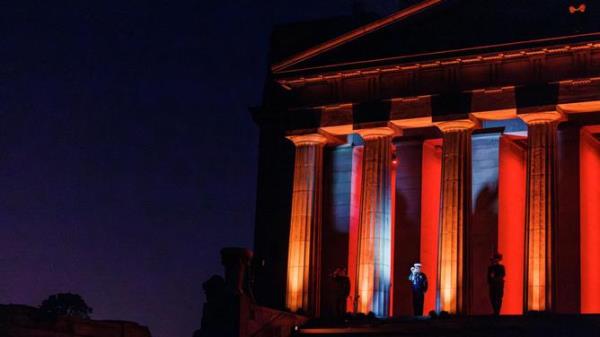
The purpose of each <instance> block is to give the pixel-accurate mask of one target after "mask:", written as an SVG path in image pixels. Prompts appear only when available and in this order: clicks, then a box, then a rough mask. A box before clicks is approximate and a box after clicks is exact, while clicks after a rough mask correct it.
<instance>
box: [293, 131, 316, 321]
mask: <svg viewBox="0 0 600 337" xmlns="http://www.w3.org/2000/svg"><path fill="white" fill-rule="evenodd" d="M288 138H289V139H290V140H292V141H293V142H294V144H295V146H296V157H295V162H294V185H293V190H292V214H291V218H290V238H289V248H288V271H287V292H286V306H287V307H288V308H289V309H290V310H291V311H293V312H296V311H298V310H300V309H301V310H302V311H304V312H306V313H311V314H314V315H318V314H319V281H320V280H319V270H320V250H321V242H320V241H321V219H320V217H321V214H320V208H321V205H320V204H321V175H322V171H323V148H324V145H325V142H326V138H325V137H323V136H321V135H318V134H312V135H302V136H292V137H288Z"/></svg>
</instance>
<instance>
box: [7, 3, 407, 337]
mask: <svg viewBox="0 0 600 337" xmlns="http://www.w3.org/2000/svg"><path fill="white" fill-rule="evenodd" d="M109 2H111V3H110V4H109ZM58 3H59V2H54V1H42V0H40V1H35V2H34V1H15V2H11V4H10V5H7V4H2V5H0V31H1V32H2V34H1V35H0V51H1V52H0V303H23V304H31V305H38V304H39V303H40V302H41V301H42V300H43V299H44V298H45V297H47V296H48V295H49V294H52V293H57V292H75V293H79V294H81V295H82V296H83V297H84V298H85V299H86V301H87V302H88V304H89V305H90V306H92V307H93V308H94V314H93V317H94V318H96V319H123V320H132V321H136V322H139V323H141V324H144V325H148V326H149V327H150V329H151V331H152V333H153V335H154V336H156V337H188V336H191V335H192V332H193V331H194V330H195V329H197V328H198V327H199V326H200V317H201V308H202V303H203V300H204V299H203V294H202V289H201V284H202V282H203V281H205V280H206V279H207V278H208V277H209V276H210V275H211V274H214V273H221V272H222V268H221V266H220V263H219V257H218V253H219V249H220V247H222V246H231V245H235V246H247V247H251V246H252V240H253V225H254V203H255V185H256V162H257V150H256V147H257V129H256V127H255V125H254V124H253V122H252V120H251V118H250V114H249V112H248V109H247V108H248V107H249V106H255V105H258V104H259V102H260V99H261V94H262V86H263V81H264V75H265V73H266V59H267V49H268V45H267V42H268V37H269V33H270V30H271V27H272V25H273V24H276V23H283V22H289V21H298V20H306V19H313V18H320V17H326V16H331V15H338V14H348V13H350V11H351V7H352V6H351V4H352V1H351V0H335V1H334V0H328V1H322V0H312V1H276V0H260V1H256V0H246V1H224V0H209V1H194V2H189V3H186V2H181V1H162V2H158V1H155V2H152V3H153V4H154V5H152V6H151V7H148V3H150V2H147V1H139V2H137V3H135V2H129V1H95V2H93V1H71V3H70V4H67V3H65V2H60V5H58ZM373 3H376V5H378V6H379V5H382V6H389V5H390V4H392V5H394V4H395V1H383V0H382V1H373Z"/></svg>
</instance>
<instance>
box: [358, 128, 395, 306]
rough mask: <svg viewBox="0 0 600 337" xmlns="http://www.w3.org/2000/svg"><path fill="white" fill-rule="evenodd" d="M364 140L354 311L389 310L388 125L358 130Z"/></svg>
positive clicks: (390, 149) (389, 141) (389, 145)
mask: <svg viewBox="0 0 600 337" xmlns="http://www.w3.org/2000/svg"><path fill="white" fill-rule="evenodd" d="M358 134H360V135H361V137H362V138H363V140H364V150H363V151H364V152H363V161H362V189H361V190H362V193H361V203H360V221H359V228H358V233H359V234H358V263H357V266H358V267H357V277H356V282H357V287H356V289H357V293H358V294H356V295H357V296H358V308H357V309H358V311H359V312H363V313H368V312H371V311H372V312H373V313H375V315H377V316H378V317H385V316H388V314H389V305H390V282H391V280H390V278H391V263H392V260H391V249H392V247H391V237H392V223H391V206H392V205H391V171H390V169H391V165H392V163H391V159H392V158H391V157H392V148H391V136H392V134H393V131H392V130H391V129H389V128H374V129H365V130H361V131H359V132H358Z"/></svg>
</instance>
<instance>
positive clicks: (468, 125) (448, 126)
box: [434, 119, 479, 133]
mask: <svg viewBox="0 0 600 337" xmlns="http://www.w3.org/2000/svg"><path fill="white" fill-rule="evenodd" d="M434 125H435V126H436V127H437V128H438V129H440V131H442V132H443V133H446V132H453V131H461V130H472V129H475V128H476V127H478V126H479V123H478V122H477V121H473V120H471V119H457V120H452V121H444V122H436V123H434Z"/></svg>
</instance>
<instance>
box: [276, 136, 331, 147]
mask: <svg viewBox="0 0 600 337" xmlns="http://www.w3.org/2000/svg"><path fill="white" fill-rule="evenodd" d="M285 138H287V139H289V140H291V141H292V142H293V143H294V145H296V146H300V145H325V144H327V137H325V136H323V135H322V134H319V133H309V134H305V135H291V136H287V137H285Z"/></svg>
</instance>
